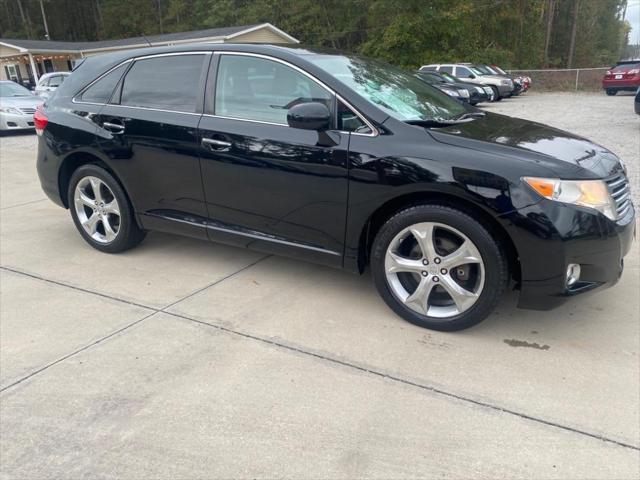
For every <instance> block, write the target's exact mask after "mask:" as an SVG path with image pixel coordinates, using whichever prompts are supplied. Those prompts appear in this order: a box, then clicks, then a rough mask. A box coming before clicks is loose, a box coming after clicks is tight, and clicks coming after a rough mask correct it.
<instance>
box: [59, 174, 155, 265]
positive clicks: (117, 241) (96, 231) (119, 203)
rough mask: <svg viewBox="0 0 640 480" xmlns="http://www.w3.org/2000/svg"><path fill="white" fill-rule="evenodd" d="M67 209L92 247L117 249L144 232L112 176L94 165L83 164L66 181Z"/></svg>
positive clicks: (129, 245)
mask: <svg viewBox="0 0 640 480" xmlns="http://www.w3.org/2000/svg"><path fill="white" fill-rule="evenodd" d="M67 195H68V196H67V198H68V202H69V203H68V204H69V210H70V211H71V217H72V218H73V222H74V223H75V225H76V228H77V229H78V231H79V232H80V234H81V235H82V237H83V238H84V239H85V241H86V242H87V243H88V244H89V245H91V246H92V247H93V248H95V249H97V250H100V251H101V252H106V253H119V252H123V251H125V250H128V249H130V248H133V247H135V246H136V245H138V244H139V243H140V242H141V241H142V240H143V239H144V237H145V235H146V233H145V232H144V230H141V229H140V227H138V224H137V223H136V221H135V218H134V216H133V209H132V208H131V204H130V202H129V199H128V198H127V196H126V195H125V193H124V190H123V189H122V187H121V186H120V184H119V183H118V182H117V181H116V179H115V178H114V177H113V176H112V175H111V174H110V173H109V172H107V171H106V170H105V169H104V168H101V167H99V166H97V165H93V164H90V165H83V166H81V167H80V168H78V169H77V170H76V171H75V172H74V173H73V175H72V176H71V180H70V181H69V190H68V193H67Z"/></svg>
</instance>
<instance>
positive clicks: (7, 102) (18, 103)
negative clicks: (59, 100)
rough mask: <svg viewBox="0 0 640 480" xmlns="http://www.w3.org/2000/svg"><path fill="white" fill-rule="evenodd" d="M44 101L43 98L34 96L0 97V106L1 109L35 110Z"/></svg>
mask: <svg viewBox="0 0 640 480" xmlns="http://www.w3.org/2000/svg"><path fill="white" fill-rule="evenodd" d="M44 101H45V99H44V98H42V97H38V96H36V95H29V96H24V97H2V98H0V105H2V106H3V107H17V108H37V107H38V106H40V105H42V104H43V103H44Z"/></svg>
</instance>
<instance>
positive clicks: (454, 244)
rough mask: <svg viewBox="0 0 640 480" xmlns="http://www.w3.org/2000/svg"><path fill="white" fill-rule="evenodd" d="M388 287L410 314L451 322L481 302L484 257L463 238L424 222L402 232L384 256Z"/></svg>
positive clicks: (451, 230) (455, 230)
mask: <svg viewBox="0 0 640 480" xmlns="http://www.w3.org/2000/svg"><path fill="white" fill-rule="evenodd" d="M385 274H386V279H387V283H388V285H389V287H390V289H391V291H392V292H393V294H394V296H396V297H397V298H398V299H399V300H400V301H401V302H403V304H404V305H405V306H406V307H408V308H409V309H411V310H413V311H415V312H417V313H419V314H421V315H426V316H429V317H434V318H442V319H446V318H450V317H454V316H456V315H459V314H461V313H463V312H465V311H467V310H469V309H470V308H471V307H472V306H473V305H474V304H475V303H476V301H477V300H478V298H480V294H481V293H482V289H483V287H484V281H485V268H484V263H483V261H482V256H481V255H480V251H479V250H478V248H477V247H476V246H475V245H474V243H473V242H472V241H471V240H470V239H469V238H468V237H467V236H466V235H465V234H463V233H462V232H460V231H459V230H457V229H455V228H453V227H451V226H449V225H444V224H442V223H435V222H423V223H418V224H415V225H411V226H410V227H407V228H405V229H403V230H402V231H400V232H399V233H398V234H397V235H396V236H395V237H394V238H393V240H392V241H391V242H390V243H389V246H388V247H387V251H386V254H385Z"/></svg>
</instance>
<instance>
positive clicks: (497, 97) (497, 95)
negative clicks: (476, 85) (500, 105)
mask: <svg viewBox="0 0 640 480" xmlns="http://www.w3.org/2000/svg"><path fill="white" fill-rule="evenodd" d="M490 87H491V90H493V101H494V102H499V101H501V100H502V97H501V96H500V90H498V87H495V86H493V85H490Z"/></svg>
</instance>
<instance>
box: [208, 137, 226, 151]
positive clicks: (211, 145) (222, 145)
mask: <svg viewBox="0 0 640 480" xmlns="http://www.w3.org/2000/svg"><path fill="white" fill-rule="evenodd" d="M202 146H203V147H204V148H206V149H207V150H212V151H214V152H228V151H229V149H230V148H231V142H225V141H224V140H216V139H214V138H203V139H202Z"/></svg>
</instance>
